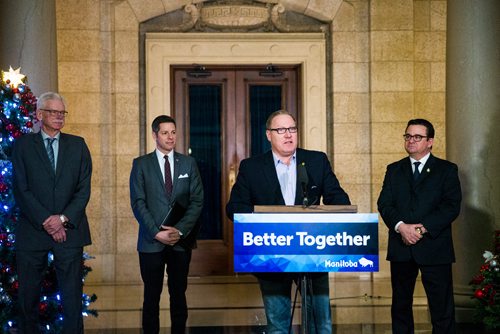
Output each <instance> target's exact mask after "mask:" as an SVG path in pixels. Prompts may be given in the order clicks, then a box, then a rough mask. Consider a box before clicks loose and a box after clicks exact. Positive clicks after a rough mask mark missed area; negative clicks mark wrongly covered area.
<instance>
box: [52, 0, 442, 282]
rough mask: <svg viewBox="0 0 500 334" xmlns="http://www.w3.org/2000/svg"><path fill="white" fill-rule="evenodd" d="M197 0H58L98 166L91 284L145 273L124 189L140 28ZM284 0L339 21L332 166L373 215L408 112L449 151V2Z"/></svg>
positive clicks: (78, 119)
mask: <svg viewBox="0 0 500 334" xmlns="http://www.w3.org/2000/svg"><path fill="white" fill-rule="evenodd" d="M196 2H202V1H187V0H176V1H161V0H147V1H142V0H141V1H140V0H122V1H99V0H64V1H63V0H57V1H56V18H57V19H56V22H57V25H56V26H57V65H58V81H59V91H60V92H61V93H62V94H63V95H64V96H66V97H67V100H68V104H69V106H68V110H69V111H70V113H69V115H68V118H67V125H66V130H67V131H68V132H73V133H76V134H79V135H81V136H83V137H85V139H86V141H87V143H88V144H89V147H90V150H91V152H92V157H93V162H94V174H93V181H92V197H91V203H90V206H89V210H88V214H89V218H90V221H91V229H92V236H93V245H92V246H90V247H88V248H87V251H88V252H89V253H90V254H91V255H93V256H95V257H96V258H95V259H94V260H92V261H91V263H90V265H91V266H92V268H93V270H94V271H93V273H92V274H91V275H89V277H88V278H87V280H88V281H91V282H95V283H98V282H130V281H134V282H135V281H139V280H140V278H139V270H138V264H137V262H138V261H137V255H136V251H135V249H136V248H135V242H136V234H137V223H136V222H135V220H134V218H133V215H132V211H131V209H130V204H129V191H128V176H129V172H130V168H131V163H132V159H133V158H134V157H136V156H138V155H139V154H140V141H139V126H140V124H139V119H140V117H139V98H140V97H139V23H140V22H142V21H145V20H147V19H150V18H152V17H155V16H158V15H161V14H164V13H166V12H169V11H171V10H175V9H178V8H181V7H182V6H183V5H185V4H187V3H196ZM262 2H269V3H277V2H279V1H262ZM282 3H283V4H284V5H286V6H288V8H295V9H298V8H302V9H301V10H303V13H305V14H306V15H311V16H313V17H315V18H318V19H321V20H324V21H329V20H331V19H333V23H332V32H331V36H332V39H333V40H332V45H333V50H332V54H331V55H330V56H331V57H329V58H330V59H332V64H331V65H332V66H331V68H332V76H333V85H332V86H333V91H331V92H328V94H327V95H330V94H331V95H332V96H333V103H332V107H333V115H334V122H333V123H334V125H333V127H334V128H333V145H334V148H333V152H334V156H333V164H334V169H335V172H336V174H337V176H338V177H339V179H340V180H341V182H342V184H343V186H344V187H345V188H346V190H347V191H348V193H349V194H350V196H351V199H352V202H353V203H355V204H357V205H358V206H359V211H360V212H376V200H377V197H378V194H379V192H380V187H381V183H382V180H383V176H384V172H385V166H386V165H387V164H388V163H390V162H392V161H395V160H398V159H400V158H401V157H403V156H404V155H405V153H404V149H403V140H402V134H403V132H404V128H405V125H406V122H407V121H408V119H410V118H415V117H425V118H427V119H429V120H430V121H431V122H433V123H434V125H435V127H436V135H437V137H436V140H435V146H434V153H435V154H436V155H438V156H441V157H444V156H445V152H446V147H445V130H446V129H445V89H446V87H445V50H446V48H445V47H446V38H445V37H446V1H430V0H422V1H420V0H371V1H368V0H350V1H335V2H333V1H313V2H311V1H302V0H295V1H292V0H288V1H282ZM307 3H313V4H314V5H315V6H316V7H314V8H313V7H308V6H312V5H307ZM318 6H319V7H318ZM321 6H323V7H321ZM321 9H323V10H321ZM317 13H321V15H322V16H321V17H319V16H318V15H319V14H317ZM329 13H332V14H331V15H330V14H329ZM308 112H314V111H308ZM148 135H149V134H148ZM379 239H380V254H381V271H380V272H379V273H375V274H373V276H374V277H375V278H376V277H380V278H384V277H388V276H389V272H388V264H387V263H386V261H384V260H383V259H384V258H385V249H386V227H385V225H383V224H380V238H379ZM358 275H359V274H358ZM358 275H355V276H358ZM361 275H366V274H361Z"/></svg>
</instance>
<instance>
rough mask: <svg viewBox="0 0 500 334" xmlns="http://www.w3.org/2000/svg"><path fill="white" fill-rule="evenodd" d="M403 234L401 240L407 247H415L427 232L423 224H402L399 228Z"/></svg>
mask: <svg viewBox="0 0 500 334" xmlns="http://www.w3.org/2000/svg"><path fill="white" fill-rule="evenodd" d="M398 231H399V233H400V234H401V239H402V240H403V242H404V243H405V244H406V245H415V244H416V243H417V242H419V241H420V239H422V238H423V237H424V236H423V234H424V233H425V232H427V230H426V229H425V227H424V226H423V225H422V224H405V223H403V224H401V225H399V228H398Z"/></svg>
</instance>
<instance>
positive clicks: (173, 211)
mask: <svg viewBox="0 0 500 334" xmlns="http://www.w3.org/2000/svg"><path fill="white" fill-rule="evenodd" d="M185 213H186V208H185V207H183V206H182V205H180V204H179V203H178V202H174V204H173V205H171V206H170V209H169V210H168V212H167V215H166V216H165V218H163V221H162V222H161V226H175V224H177V223H178V222H179V220H181V219H182V217H184V214H185ZM161 226H160V227H161Z"/></svg>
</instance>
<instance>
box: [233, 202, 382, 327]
mask: <svg viewBox="0 0 500 334" xmlns="http://www.w3.org/2000/svg"><path fill="white" fill-rule="evenodd" d="M378 260H379V259H378V214H376V213H363V214H358V213H357V207H356V206H354V205H318V206H313V207H302V206H300V205H299V206H255V208H254V213H251V214H235V215H234V268H235V269H234V270H235V272H247V273H248V272H254V273H257V272H296V273H299V274H300V289H301V296H302V299H301V300H302V312H301V319H302V326H301V328H302V331H301V332H302V333H306V330H307V328H308V326H307V325H308V324H307V322H308V319H307V294H308V293H309V292H310V291H309V290H308V285H309V283H310V280H309V279H308V275H307V274H308V273H311V272H353V271H355V272H367V271H368V272H373V271H378V268H379V261H378Z"/></svg>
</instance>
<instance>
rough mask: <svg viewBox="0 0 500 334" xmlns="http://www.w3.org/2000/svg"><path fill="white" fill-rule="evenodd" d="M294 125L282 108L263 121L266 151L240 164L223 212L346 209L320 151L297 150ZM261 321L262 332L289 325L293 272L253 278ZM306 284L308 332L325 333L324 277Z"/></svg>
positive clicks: (282, 330) (326, 296)
mask: <svg viewBox="0 0 500 334" xmlns="http://www.w3.org/2000/svg"><path fill="white" fill-rule="evenodd" d="M297 132H298V127H297V123H296V120H295V118H294V117H293V116H292V115H290V114H289V113H288V112H287V111H285V110H278V111H275V112H274V113H272V114H271V115H270V116H269V117H268V119H267V121H266V137H267V140H269V142H270V143H271V150H270V151H268V152H266V153H264V154H262V155H258V156H254V157H251V158H248V159H245V160H243V161H241V163H240V167H239V173H238V177H237V179H236V183H235V184H234V186H233V188H232V190H231V196H230V199H229V202H228V203H227V205H226V214H227V216H228V217H229V218H230V219H233V216H234V214H235V213H251V212H253V211H254V206H255V205H304V206H309V205H317V204H320V202H321V199H322V200H323V203H324V204H328V205H350V204H351V203H350V201H349V196H348V195H347V193H346V192H345V191H344V190H343V189H342V188H341V186H340V184H339V181H338V180H337V178H336V176H335V174H334V173H333V171H332V168H331V165H330V162H329V160H328V157H327V156H326V154H325V153H323V152H318V151H310V150H304V149H300V148H297ZM256 276H257V278H258V280H259V285H260V290H261V293H262V299H263V302H264V308H265V312H266V318H267V333H273V334H275V333H280V334H283V333H288V332H289V326H290V323H291V288H292V282H293V281H296V282H297V281H298V279H299V278H300V277H299V275H298V274H297V273H259V274H256ZM309 277H310V278H311V282H312V304H311V306H310V308H312V312H310V313H312V314H314V317H313V318H312V319H309V320H308V321H307V323H308V325H309V327H310V328H309V329H308V333H321V334H324V333H331V332H332V323H331V314H330V294H329V282H328V273H311V274H309Z"/></svg>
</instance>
